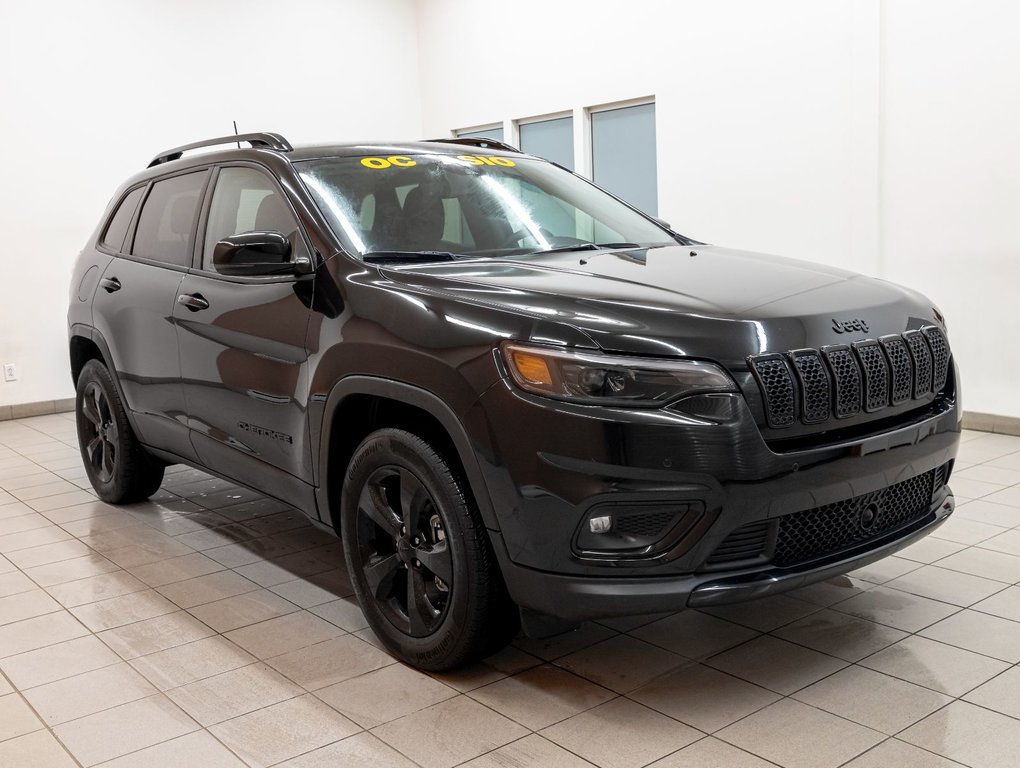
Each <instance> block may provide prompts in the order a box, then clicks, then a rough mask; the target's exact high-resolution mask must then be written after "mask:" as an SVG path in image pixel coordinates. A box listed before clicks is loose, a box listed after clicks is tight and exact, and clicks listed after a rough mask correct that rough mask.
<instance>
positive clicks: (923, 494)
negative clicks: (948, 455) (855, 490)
mask: <svg viewBox="0 0 1020 768" xmlns="http://www.w3.org/2000/svg"><path fill="white" fill-rule="evenodd" d="M935 474H936V470H931V471H929V472H925V473H924V474H923V475H917V476H916V477H912V478H910V479H909V480H904V481H902V482H899V483H896V484H895V485H891V486H889V487H888V488H884V489H882V490H880V491H875V492H874V493H868V494H864V495H862V496H855V497H853V498H851V499H846V500H844V501H837V502H835V503H833V504H826V505H825V506H822V507H816V508H814V509H809V510H806V511H804V512H795V513H794V514H792V515H784V516H783V517H780V518H779V531H778V533H777V536H776V547H775V552H774V555H773V558H772V561H773V562H774V563H775V564H776V565H779V566H784V567H788V566H793V565H798V564H801V563H806V562H809V561H811V560H814V559H817V558H820V557H825V556H827V555H832V554H836V553H838V552H841V551H842V550H844V549H849V548H851V547H853V546H854V545H857V544H861V543H864V542H866V541H869V540H871V539H874V538H877V537H879V536H882V535H883V534H886V533H889V532H891V531H894V530H896V529H897V528H901V527H903V526H904V525H907V524H909V523H913V522H916V521H918V520H920V519H921V518H923V517H924V516H925V515H927V514H928V507H929V505H930V504H931V499H932V494H933V491H934V488H933V483H934V481H935ZM868 510H872V513H873V514H874V518H873V520H872V521H871V522H870V524H869V525H866V524H865V521H866V519H867V511H868Z"/></svg>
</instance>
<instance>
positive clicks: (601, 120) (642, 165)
mask: <svg viewBox="0 0 1020 768" xmlns="http://www.w3.org/2000/svg"><path fill="white" fill-rule="evenodd" d="M591 160H592V179H593V180H594V181H595V183H596V184H598V185H599V186H600V187H604V188H606V189H608V190H609V191H610V192H612V193H613V194H614V195H617V196H618V197H621V198H623V199H624V200H626V201H627V202H628V203H630V204H631V205H633V206H635V207H636V208H639V209H640V210H642V211H644V212H645V213H648V214H651V215H653V216H654V215H655V214H656V213H657V212H658V208H659V196H658V192H657V188H658V181H657V177H656V170H655V168H656V164H655V105H654V104H642V105H640V106H637V107H624V108H622V109H610V110H606V111H605V112H593V113H592V116H591Z"/></svg>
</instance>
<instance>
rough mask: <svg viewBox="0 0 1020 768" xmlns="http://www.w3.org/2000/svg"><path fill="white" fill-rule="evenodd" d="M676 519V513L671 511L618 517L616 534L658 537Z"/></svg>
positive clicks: (665, 510)
mask: <svg viewBox="0 0 1020 768" xmlns="http://www.w3.org/2000/svg"><path fill="white" fill-rule="evenodd" d="M674 517H676V512H674V511H673V510H669V509H664V510H662V511H661V512H649V513H647V514H638V515H633V514H632V515H618V516H617V518H616V532H617V533H622V534H624V535H626V536H640V537H645V536H658V534H660V533H662V532H663V529H664V528H665V527H666V526H667V525H669V524H670V522H672V520H673V518H674Z"/></svg>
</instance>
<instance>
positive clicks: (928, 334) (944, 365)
mask: <svg viewBox="0 0 1020 768" xmlns="http://www.w3.org/2000/svg"><path fill="white" fill-rule="evenodd" d="M921 333H923V334H924V338H926V339H927V340H928V346H929V347H930V348H931V357H932V388H933V389H934V390H935V391H936V392H938V391H939V390H941V389H942V387H944V386H945V385H946V376H947V375H948V373H949V342H948V341H947V340H946V334H944V333H943V332H942V329H941V328H938V327H936V326H934V325H929V326H927V327H925V328H922V329H921Z"/></svg>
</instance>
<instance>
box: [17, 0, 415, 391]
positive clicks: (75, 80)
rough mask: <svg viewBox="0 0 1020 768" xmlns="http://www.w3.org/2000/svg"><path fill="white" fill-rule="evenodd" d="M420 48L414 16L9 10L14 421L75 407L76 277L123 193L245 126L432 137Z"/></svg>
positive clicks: (371, 8)
mask: <svg viewBox="0 0 1020 768" xmlns="http://www.w3.org/2000/svg"><path fill="white" fill-rule="evenodd" d="M417 41H418V39H417V28H416V22H415V7H414V3H413V0H290V2H287V3H279V2H269V1H268V0H249V1H248V2H243V3H241V2H229V1H228V0H202V1H201V2H199V1H198V0H194V1H192V2H186V1H185V0H146V2H131V1H130V0H125V1H123V2H113V1H110V0H91V1H90V2H38V3H33V2H6V0H4V2H2V3H0V57H2V58H0V153H2V163H0V168H2V171H0V173H2V176H0V179H2V183H0V232H2V233H3V235H2V236H3V238H4V240H5V242H4V247H3V248H2V255H0V258H2V260H3V262H2V266H0V270H2V272H0V274H2V278H0V363H8V362H16V363H17V364H18V366H19V368H20V373H21V378H20V380H18V381H16V382H7V383H5V382H3V381H0V405H6V404H12V403H26V402H37V401H44V400H54V399H59V398H65V397H71V396H73V394H74V393H73V390H72V387H71V380H70V374H69V372H68V361H67V342H66V320H65V316H66V312H67V295H68V280H69V274H70V268H71V264H72V262H73V260H74V257H75V256H76V254H77V253H78V251H79V250H81V247H82V246H83V245H84V243H85V240H86V239H87V238H88V236H89V234H90V233H91V232H92V230H93V228H94V227H95V226H96V224H97V223H98V219H99V216H100V214H101V213H102V211H103V209H104V208H105V206H106V204H107V202H108V201H109V198H110V196H111V195H112V194H113V192H114V190H115V189H116V187H117V186H118V185H119V184H120V183H121V182H122V181H124V180H125V179H126V178H127V177H128V176H130V175H131V174H133V173H135V172H137V171H139V170H141V169H143V168H144V167H145V165H146V164H147V163H148V162H149V160H151V159H152V157H153V156H154V155H155V154H156V153H157V152H159V151H161V150H163V149H167V148H169V147H173V146H176V145H178V144H183V143H186V142H189V141H194V140H197V139H202V138H209V137H213V136H220V135H224V134H229V133H231V132H232V130H233V129H232V125H231V121H232V120H237V123H238V126H239V127H240V129H241V131H242V132H243V131H253V130H273V131H279V132H281V133H283V134H284V135H285V136H287V137H288V138H289V139H290V140H291V141H293V142H310V141H317V140H330V139H337V140H345V139H360V138H387V137H392V138H407V137H417V136H418V135H419V132H420V130H421V116H420V101H419V92H418V76H417V64H418V59H417ZM0 378H2V377H0Z"/></svg>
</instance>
